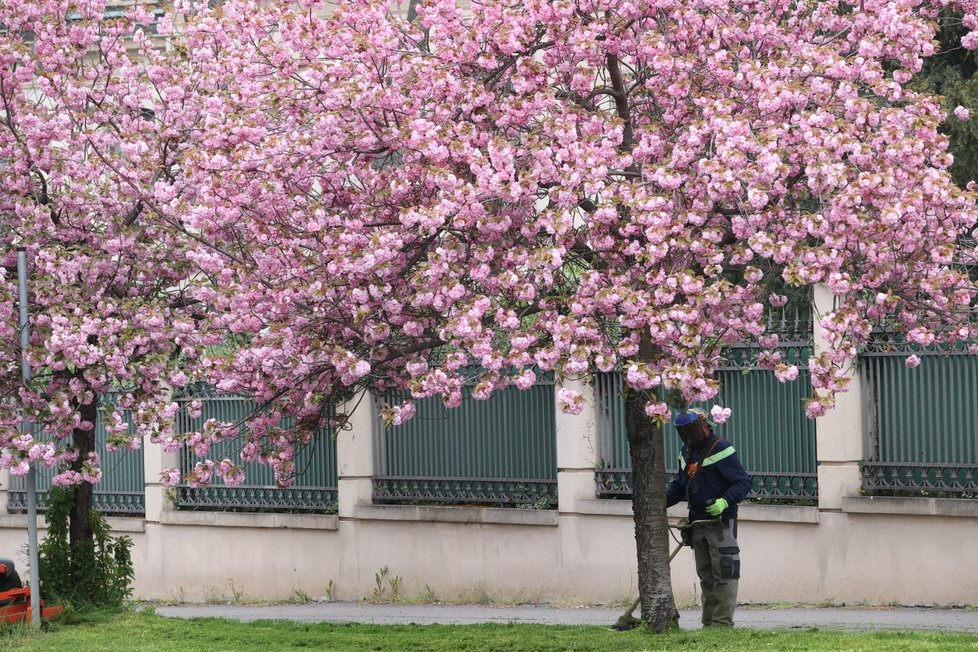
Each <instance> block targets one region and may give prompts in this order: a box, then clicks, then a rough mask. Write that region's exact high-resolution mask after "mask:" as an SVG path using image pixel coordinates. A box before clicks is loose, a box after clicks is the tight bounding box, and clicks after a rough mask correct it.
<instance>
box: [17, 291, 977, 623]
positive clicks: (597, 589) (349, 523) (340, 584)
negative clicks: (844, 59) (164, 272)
mask: <svg viewBox="0 0 978 652" xmlns="http://www.w3.org/2000/svg"><path fill="white" fill-rule="evenodd" d="M817 299H818V303H819V304H820V305H821V306H826V305H828V303H829V302H830V301H831V297H830V296H827V295H825V294H821V293H820V294H819V295H818V297H817ZM820 345H821V344H820V342H818V341H816V347H817V348H818V347H819V346H820ZM856 382H858V379H857V381H856ZM575 389H578V390H580V391H584V392H587V388H586V387H582V386H579V385H578V386H577V387H575ZM861 416H862V412H861V407H860V405H859V388H858V386H854V387H853V388H852V390H851V392H850V393H849V394H848V395H846V396H844V397H841V399H840V400H839V403H838V407H837V408H836V410H835V411H833V412H832V413H830V414H828V415H826V416H825V417H823V418H821V419H819V422H818V423H817V433H818V446H817V455H818V458H819V467H818V481H819V503H818V506H811V507H798V506H776V505H749V504H748V505H744V506H742V507H741V519H740V522H739V528H740V533H739V535H740V536H739V538H740V545H741V550H742V553H741V557H742V565H743V566H742V567H743V577H742V580H741V590H740V600H741V602H746V603H750V602H753V603H771V602H781V601H788V602H804V603H818V602H823V601H836V602H847V603H852V602H867V603H871V604H878V603H894V604H905V605H917V604H923V605H931V604H942V605H965V604H975V602H976V600H975V597H974V596H975V593H974V589H973V587H972V586H971V585H970V583H969V582H967V581H964V580H963V578H970V577H978V555H976V554H974V553H975V552H976V548H978V545H976V544H975V542H976V541H978V501H974V500H967V499H962V500H938V499H928V498H915V499H903V498H869V497H863V496H860V495H859V487H860V484H859V462H860V460H861V459H862V454H863V451H862V441H863V437H862V425H861ZM372 419H373V416H372V414H371V413H370V406H369V401H363V402H362V403H361V407H360V408H359V409H358V411H357V412H356V413H355V414H354V417H353V428H352V429H351V430H349V431H343V432H342V433H340V435H339V440H338V442H337V454H338V458H339V475H340V480H339V508H338V513H337V514H336V515H332V516H322V515H316V516H314V515H285V514H281V515H277V514H254V515H249V514H219V513H213V512H181V511H175V510H174V509H173V508H172V506H171V505H170V504H169V502H168V501H167V500H166V499H165V496H164V491H163V488H162V487H161V486H160V485H159V484H158V477H159V470H160V469H161V468H163V467H165V466H172V465H174V463H175V461H174V460H173V459H169V458H170V457H172V456H167V455H164V454H163V453H162V452H161V451H160V450H159V448H158V447H155V446H153V445H149V444H147V446H146V456H145V459H146V477H147V483H148V484H147V487H146V494H147V495H146V506H147V513H146V515H145V518H115V519H110V520H111V522H112V525H113V527H114V529H115V531H116V532H117V533H125V534H128V535H129V536H131V537H132V538H133V540H134V541H135V547H134V551H133V556H134V562H135V567H136V568H135V570H136V579H135V595H136V596H137V597H139V598H148V599H160V600H218V599H220V600H228V599H232V600H233V599H243V598H248V599H269V600H274V599H289V598H290V597H293V595H294V594H295V592H297V591H299V592H301V593H303V594H305V595H307V596H310V597H312V598H319V597H325V596H326V595H327V593H328V592H329V589H328V588H327V587H329V586H330V585H332V597H333V598H334V599H358V598H364V597H368V596H370V595H371V594H372V592H373V591H374V589H375V587H376V581H375V575H376V573H377V572H378V571H379V569H380V568H381V567H384V566H386V567H388V569H389V571H388V578H393V577H400V594H401V596H402V597H406V598H430V597H432V596H434V597H435V598H437V599H441V600H476V601H481V600H485V599H493V600H497V601H501V602H509V601H516V600H520V601H523V600H528V601H549V602H553V603H556V604H562V605H572V604H592V603H607V602H612V601H621V600H625V599H628V598H629V597H633V596H634V594H635V584H636V561H635V558H636V555H635V543H634V529H633V524H632V519H631V505H630V503H629V502H627V501H616V500H598V499H595V498H594V495H595V492H594V464H595V460H596V458H597V452H596V446H595V442H594V412H593V401H592V403H591V404H590V405H589V407H588V409H585V410H584V413H583V414H582V415H580V416H577V417H571V416H567V415H564V414H558V415H557V464H558V474H557V484H558V509H557V510H551V511H539V510H520V509H516V510H510V509H483V508H464V507H415V506H389V505H373V504H371V480H370V478H371V475H372V473H373V470H374V469H373V438H372V425H373V424H372ZM7 484H8V483H7V477H6V475H5V474H0V556H12V557H13V558H14V559H15V560H16V561H17V562H18V564H19V565H20V566H21V569H22V570H26V568H25V567H26V564H25V563H24V558H25V556H26V555H25V549H26V540H27V533H26V518H25V517H24V516H23V515H17V514H8V513H6V504H7V501H6V487H7ZM670 515H671V516H673V517H674V518H679V517H681V516H682V515H683V509H682V505H680V506H677V507H676V508H673V510H671V512H670ZM42 535H43V532H42ZM672 570H673V585H674V588H675V591H676V597H677V599H678V600H679V602H680V603H681V604H687V605H688V604H695V603H697V602H698V590H697V582H696V577H695V571H694V568H693V564H692V555H691V554H690V553H689V552H688V551H684V552H683V553H682V554H680V555H679V556H678V557H677V558H676V560H675V561H674V562H673V566H672ZM22 575H25V576H26V572H24V573H22ZM389 587H390V585H389V583H385V590H386V591H387V592H388V594H389V592H390V588H389Z"/></svg>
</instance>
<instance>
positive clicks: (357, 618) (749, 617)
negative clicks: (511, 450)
mask: <svg viewBox="0 0 978 652" xmlns="http://www.w3.org/2000/svg"><path fill="white" fill-rule="evenodd" d="M156 613H158V614H160V615H162V616H168V617H172V618H231V619H234V620H240V621H246V622H247V621H253V620H295V621H301V622H334V623H346V622H356V623H370V624H378V625H406V624H418V625H434V624H443V625H471V624H477V623H535V624H545V625H605V626H607V625H611V624H612V623H614V622H615V620H617V619H618V616H620V615H621V609H605V608H599V607H582V608H578V609H555V608H553V607H547V606H519V607H493V606H483V605H437V604H433V605H389V604H367V603H360V602H330V603H311V604H282V605H254V606H249V605H198V604H193V605H190V604H188V605H177V606H160V607H157V608H156ZM736 621H737V626H738V627H748V628H765V629H770V628H806V629H807V628H810V627H816V628H818V629H826V630H848V631H866V630H915V631H947V632H964V633H970V634H978V610H971V609H926V608H919V609H916V608H893V609H890V608H861V609H846V608H832V607H830V608H824V609H802V608H791V609H754V608H748V607H741V608H739V609H738V610H737V614H736ZM679 622H680V625H681V626H682V627H683V628H685V629H697V628H699V626H700V623H699V612H698V611H695V610H683V611H681V617H680V619H679Z"/></svg>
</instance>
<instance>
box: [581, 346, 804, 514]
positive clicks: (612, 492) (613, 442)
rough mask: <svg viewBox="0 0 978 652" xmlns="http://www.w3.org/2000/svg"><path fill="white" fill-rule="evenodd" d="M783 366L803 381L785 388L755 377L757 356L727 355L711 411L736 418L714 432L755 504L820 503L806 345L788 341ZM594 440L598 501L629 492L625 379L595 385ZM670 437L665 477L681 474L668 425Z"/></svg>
mask: <svg viewBox="0 0 978 652" xmlns="http://www.w3.org/2000/svg"><path fill="white" fill-rule="evenodd" d="M780 350H781V353H782V356H783V359H784V360H786V361H788V362H790V363H792V364H795V365H796V366H798V369H799V374H798V378H797V379H796V380H794V381H791V382H788V383H781V382H780V381H779V380H778V379H777V378H775V377H774V374H773V373H772V372H770V371H766V370H751V369H750V368H751V366H752V365H753V361H754V359H755V358H756V355H757V351H756V350H755V349H751V348H748V347H733V348H730V349H727V351H726V353H725V356H726V363H725V364H724V365H723V366H722V367H720V368H719V369H718V373H717V375H718V377H719V380H720V382H721V389H720V393H719V395H718V396H717V397H716V398H715V399H714V400H713V401H712V402H711V403H710V404H701V405H700V407H704V408H707V409H708V408H709V407H710V405H723V406H724V407H728V408H731V409H732V411H733V415H732V416H731V418H730V419H729V420H728V421H727V422H726V423H724V424H720V425H718V426H717V429H716V432H717V434H719V435H720V436H721V437H725V438H727V439H729V440H730V441H731V443H732V444H733V445H734V447H735V448H736V449H737V452H738V453H739V455H740V457H741V460H742V461H743V463H744V466H745V467H746V468H747V471H748V473H750V475H751V478H752V482H753V489H752V492H751V497H752V498H761V499H778V500H785V501H791V502H809V501H814V500H816V499H817V497H818V486H817V476H816V469H815V467H816V457H815V422H814V421H812V420H810V419H808V418H807V417H806V416H805V406H804V402H803V399H804V397H806V396H810V395H811V391H812V386H811V378H810V375H809V372H808V368H807V363H808V356H809V355H810V352H811V348H810V344H809V342H808V340H807V338H806V339H802V340H794V341H787V342H783V343H782V346H781V348H780ZM595 398H596V400H595V403H596V405H597V406H598V410H597V416H596V420H597V424H596V426H597V433H596V434H597V438H598V452H599V456H600V460H599V463H598V468H597V469H596V470H595V481H596V484H597V494H598V496H599V497H603V498H615V497H627V496H631V493H632V479H631V473H632V470H631V460H630V458H629V454H628V439H627V437H626V433H625V402H624V399H623V397H622V378H621V375H620V374H615V373H612V374H599V375H598V376H597V377H596V378H595ZM663 436H664V437H665V451H666V452H665V459H666V472H667V474H668V475H669V476H670V477H671V476H672V475H675V474H676V473H677V472H678V471H679V468H678V467H679V462H678V460H679V448H680V441H679V436H678V434H677V433H676V429H675V428H674V427H673V426H672V425H671V424H668V425H666V426H665V428H664V429H663Z"/></svg>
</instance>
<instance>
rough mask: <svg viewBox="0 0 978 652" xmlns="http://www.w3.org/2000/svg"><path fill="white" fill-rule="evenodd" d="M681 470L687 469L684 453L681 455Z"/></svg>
mask: <svg viewBox="0 0 978 652" xmlns="http://www.w3.org/2000/svg"><path fill="white" fill-rule="evenodd" d="M679 468H681V469H685V468H686V458H685V457H683V454H682V453H680V454H679Z"/></svg>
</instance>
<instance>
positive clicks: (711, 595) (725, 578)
mask: <svg viewBox="0 0 978 652" xmlns="http://www.w3.org/2000/svg"><path fill="white" fill-rule="evenodd" d="M690 545H691V546H692V548H693V555H694V556H695V559H696V574H697V575H699V578H700V587H701V588H702V590H703V626H704V627H733V624H734V622H733V614H734V608H735V607H736V606H737V583H738V582H737V581H738V580H739V579H740V548H739V547H738V546H737V520H736V519H730V522H729V523H726V524H724V523H722V522H720V521H716V522H713V523H696V525H694V526H693V528H692V532H691V540H690Z"/></svg>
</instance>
